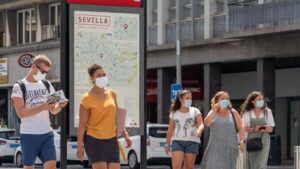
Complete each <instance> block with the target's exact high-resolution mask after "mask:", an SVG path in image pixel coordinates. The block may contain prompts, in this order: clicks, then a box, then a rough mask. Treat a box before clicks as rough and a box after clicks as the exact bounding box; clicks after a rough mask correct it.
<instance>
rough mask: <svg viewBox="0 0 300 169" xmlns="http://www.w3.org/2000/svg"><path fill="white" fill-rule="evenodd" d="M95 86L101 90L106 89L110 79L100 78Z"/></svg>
mask: <svg viewBox="0 0 300 169" xmlns="http://www.w3.org/2000/svg"><path fill="white" fill-rule="evenodd" d="M95 84H96V85H97V86H98V87H100V88H104V87H106V86H107V84H108V78H107V77H106V76H103V77H98V78H96V81H95Z"/></svg>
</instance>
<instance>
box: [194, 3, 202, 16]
mask: <svg viewBox="0 0 300 169" xmlns="http://www.w3.org/2000/svg"><path fill="white" fill-rule="evenodd" d="M203 16H204V0H197V3H196V7H195V17H196V18H201V17H203Z"/></svg>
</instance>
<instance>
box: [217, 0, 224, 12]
mask: <svg viewBox="0 0 300 169" xmlns="http://www.w3.org/2000/svg"><path fill="white" fill-rule="evenodd" d="M224 12H225V0H217V11H216V14H223V13H224Z"/></svg>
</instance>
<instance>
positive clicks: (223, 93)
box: [210, 91, 232, 109]
mask: <svg viewBox="0 0 300 169" xmlns="http://www.w3.org/2000/svg"><path fill="white" fill-rule="evenodd" d="M222 95H228V97H229V93H228V92H225V91H219V92H217V93H216V94H215V95H214V97H213V98H212V99H211V101H210V103H211V105H210V106H211V108H212V109H213V108H214V105H215V104H216V103H218V101H219V98H220V97H221V96H222ZM228 108H229V109H231V108H232V104H231V102H230V100H229V104H228Z"/></svg>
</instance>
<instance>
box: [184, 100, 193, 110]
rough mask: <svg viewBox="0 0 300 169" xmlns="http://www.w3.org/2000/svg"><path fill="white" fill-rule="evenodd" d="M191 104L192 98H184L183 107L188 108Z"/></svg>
mask: <svg viewBox="0 0 300 169" xmlns="http://www.w3.org/2000/svg"><path fill="white" fill-rule="evenodd" d="M191 106H192V100H191V99H187V100H184V107H186V108H188V107H191Z"/></svg>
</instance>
